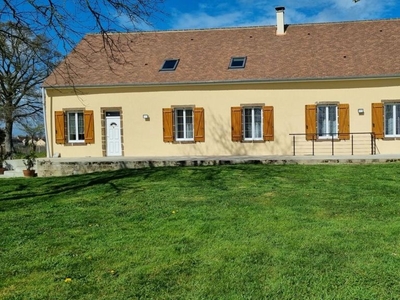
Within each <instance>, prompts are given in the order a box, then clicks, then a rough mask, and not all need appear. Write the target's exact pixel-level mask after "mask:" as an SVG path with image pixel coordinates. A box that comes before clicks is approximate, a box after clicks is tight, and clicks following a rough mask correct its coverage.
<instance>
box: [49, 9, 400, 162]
mask: <svg viewBox="0 0 400 300" xmlns="http://www.w3.org/2000/svg"><path fill="white" fill-rule="evenodd" d="M276 14H277V24H276V26H259V27H244V28H219V29H207V30H179V31H155V32H134V33H109V34H107V35H106V36H103V35H101V34H88V35H87V36H85V38H84V39H83V40H82V41H81V42H80V43H79V44H78V45H77V47H76V48H75V49H74V50H73V51H72V52H71V53H70V54H69V55H68V56H67V58H66V59H65V60H64V61H63V62H62V63H61V64H60V65H59V66H58V67H57V68H56V69H55V71H54V72H53V73H52V74H51V75H50V76H49V77H48V78H47V80H46V81H45V82H44V85H43V86H44V94H45V111H46V113H45V115H46V129H47V130H46V131H47V137H46V139H47V141H48V149H49V153H48V156H49V157H52V156H53V154H54V153H57V154H59V155H61V157H89V156H90V157H104V156H116V157H118V156H125V157H135V156H137V157H138V156H154V157H162V156H180V155H185V156H207V155H209V156H214V155H293V154H295V155H326V154H335V155H340V154H376V153H381V154H394V153H400V141H399V138H400V55H399V54H398V51H399V50H398V49H400V20H399V19H390V20H374V21H356V22H339V23H321V24H294V25H287V24H285V23H284V8H283V7H279V8H277V9H276ZM104 38H105V39H104ZM104 43H106V44H107V45H108V46H107V47H105V48H104Z"/></svg>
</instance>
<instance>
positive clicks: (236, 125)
mask: <svg viewBox="0 0 400 300" xmlns="http://www.w3.org/2000/svg"><path fill="white" fill-rule="evenodd" d="M231 125H232V141H233V142H240V141H241V140H242V108H241V107H231Z"/></svg>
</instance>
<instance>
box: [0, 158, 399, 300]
mask: <svg viewBox="0 0 400 300" xmlns="http://www.w3.org/2000/svg"><path fill="white" fill-rule="evenodd" d="M399 178H400V164H396V163H391V164H374V165H320V166H302V165H287V166H278V165H276V166H270V165H265V166H264V165H239V166H215V167H198V168H189V167H186V168H156V169H142V170H122V171H116V172H104V173H97V174H90V175H81V176H71V177H58V178H33V179H26V178H20V179H3V180H0V217H1V218H0V220H1V222H0V234H1V239H0V299H374V300H375V299H400V196H399V194H400V182H399Z"/></svg>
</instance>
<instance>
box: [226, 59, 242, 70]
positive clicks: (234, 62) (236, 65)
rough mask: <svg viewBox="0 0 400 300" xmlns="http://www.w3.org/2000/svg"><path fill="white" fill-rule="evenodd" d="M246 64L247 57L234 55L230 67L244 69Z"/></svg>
mask: <svg viewBox="0 0 400 300" xmlns="http://www.w3.org/2000/svg"><path fill="white" fill-rule="evenodd" d="M245 65H246V57H232V58H231V62H230V63H229V69H242V68H244V67H245Z"/></svg>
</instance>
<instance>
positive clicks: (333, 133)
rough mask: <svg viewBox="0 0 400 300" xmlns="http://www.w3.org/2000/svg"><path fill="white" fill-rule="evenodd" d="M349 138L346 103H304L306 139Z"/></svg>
mask: <svg viewBox="0 0 400 300" xmlns="http://www.w3.org/2000/svg"><path fill="white" fill-rule="evenodd" d="M332 137H333V138H337V139H340V140H348V139H350V121H349V105H348V104H319V105H314V104H312V105H306V139H307V140H315V139H321V140H323V139H331V138H332Z"/></svg>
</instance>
